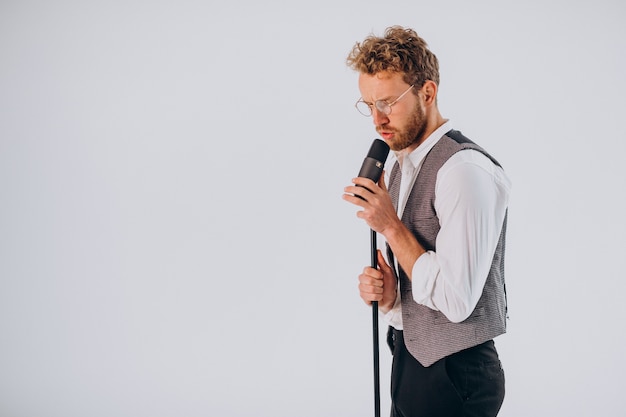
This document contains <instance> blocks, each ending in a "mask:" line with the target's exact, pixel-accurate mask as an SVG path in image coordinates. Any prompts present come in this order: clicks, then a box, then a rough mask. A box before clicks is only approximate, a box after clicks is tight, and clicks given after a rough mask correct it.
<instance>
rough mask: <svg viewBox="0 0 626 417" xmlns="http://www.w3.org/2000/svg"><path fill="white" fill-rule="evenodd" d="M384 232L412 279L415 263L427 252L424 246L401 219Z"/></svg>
mask: <svg viewBox="0 0 626 417" xmlns="http://www.w3.org/2000/svg"><path fill="white" fill-rule="evenodd" d="M382 234H383V236H385V239H386V240H387V243H388V244H389V246H390V247H391V250H392V252H393V255H394V257H395V259H396V261H397V262H398V264H399V265H400V267H401V268H402V270H403V271H404V272H405V273H406V274H407V276H408V278H409V280H412V279H413V277H412V276H413V265H415V262H416V261H417V259H418V258H419V257H420V256H421V255H422V254H423V253H424V252H426V251H425V249H424V247H423V246H422V245H421V244H420V243H419V242H418V241H417V239H416V238H415V236H414V235H413V233H411V231H410V230H409V229H407V228H406V226H405V225H404V224H403V223H402V222H401V221H400V220H399V219H398V221H397V222H395V223H394V224H393V225H391V226H390V227H388V228H387V229H385V230H384V231H382Z"/></svg>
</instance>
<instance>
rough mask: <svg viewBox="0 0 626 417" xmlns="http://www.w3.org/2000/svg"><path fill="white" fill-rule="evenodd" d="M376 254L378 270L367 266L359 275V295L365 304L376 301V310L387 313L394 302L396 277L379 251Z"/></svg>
mask: <svg viewBox="0 0 626 417" xmlns="http://www.w3.org/2000/svg"><path fill="white" fill-rule="evenodd" d="M377 253H378V269H374V268H372V267H371V266H367V267H365V268H364V269H363V273H362V274H361V275H359V293H360V295H361V298H362V299H363V301H365V303H366V304H368V305H371V304H372V301H378V308H379V310H380V311H381V312H382V313H387V312H389V310H391V308H392V307H393V305H394V303H395V301H396V277H395V275H394V273H393V270H392V269H391V267H390V266H389V265H388V264H387V261H385V258H384V257H383V254H382V252H381V251H380V250H378V251H377Z"/></svg>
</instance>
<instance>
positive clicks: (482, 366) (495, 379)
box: [387, 327, 504, 417]
mask: <svg viewBox="0 0 626 417" xmlns="http://www.w3.org/2000/svg"><path fill="white" fill-rule="evenodd" d="M387 343H388V344H389V347H390V348H391V351H392V353H393V364H392V369H391V417H439V416H441V417H495V416H496V415H497V414H498V411H500V407H501V405H502V401H503V400H504V371H503V370H502V366H501V364H500V359H499V358H498V352H497V351H496V348H495V345H494V343H493V340H489V341H488V342H485V343H483V344H481V345H478V346H474V347H472V348H469V349H466V350H463V351H461V352H458V353H455V354H453V355H450V356H448V357H446V358H443V359H441V360H439V361H437V362H435V363H434V364H433V365H431V366H429V367H427V368H426V367H424V366H422V365H421V364H420V363H419V362H418V361H417V360H416V359H415V358H414V357H413V356H412V355H411V354H410V353H409V351H408V350H407V349H406V346H405V344H404V338H403V334H402V331H401V330H396V329H394V328H393V327H390V328H389V332H388V334H387Z"/></svg>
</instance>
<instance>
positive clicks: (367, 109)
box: [354, 84, 415, 116]
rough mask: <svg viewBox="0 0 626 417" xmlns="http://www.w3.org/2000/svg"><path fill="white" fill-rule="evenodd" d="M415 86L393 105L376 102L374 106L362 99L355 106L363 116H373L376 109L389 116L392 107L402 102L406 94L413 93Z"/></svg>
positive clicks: (381, 101)
mask: <svg viewBox="0 0 626 417" xmlns="http://www.w3.org/2000/svg"><path fill="white" fill-rule="evenodd" d="M414 86H415V84H413V85H411V86H410V87H409V88H407V89H406V91H405V92H404V93H402V94H400V96H399V97H398V98H397V99H395V100H394V101H392V102H391V103H387V102H386V101H385V100H376V101H375V102H374V104H372V103H368V102H366V101H363V97H361V98H360V99H358V100H357V102H356V103H355V104H354V107H356V109H357V110H358V111H359V113H361V114H362V115H363V116H371V115H372V113H373V112H374V110H373V109H374V107H376V110H378V111H379V112H381V113H383V114H385V115H387V116H389V115H390V114H391V106H393V105H394V104H396V103H397V102H398V101H400V99H401V98H402V97H404V96H405V95H406V93H408V92H409V91H411V88H413V87H414Z"/></svg>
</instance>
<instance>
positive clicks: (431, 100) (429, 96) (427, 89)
mask: <svg viewBox="0 0 626 417" xmlns="http://www.w3.org/2000/svg"><path fill="white" fill-rule="evenodd" d="M422 93H423V94H424V104H426V105H427V106H428V105H433V104H435V103H437V84H435V82H434V81H431V80H427V81H426V82H425V83H424V85H423V86H422Z"/></svg>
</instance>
